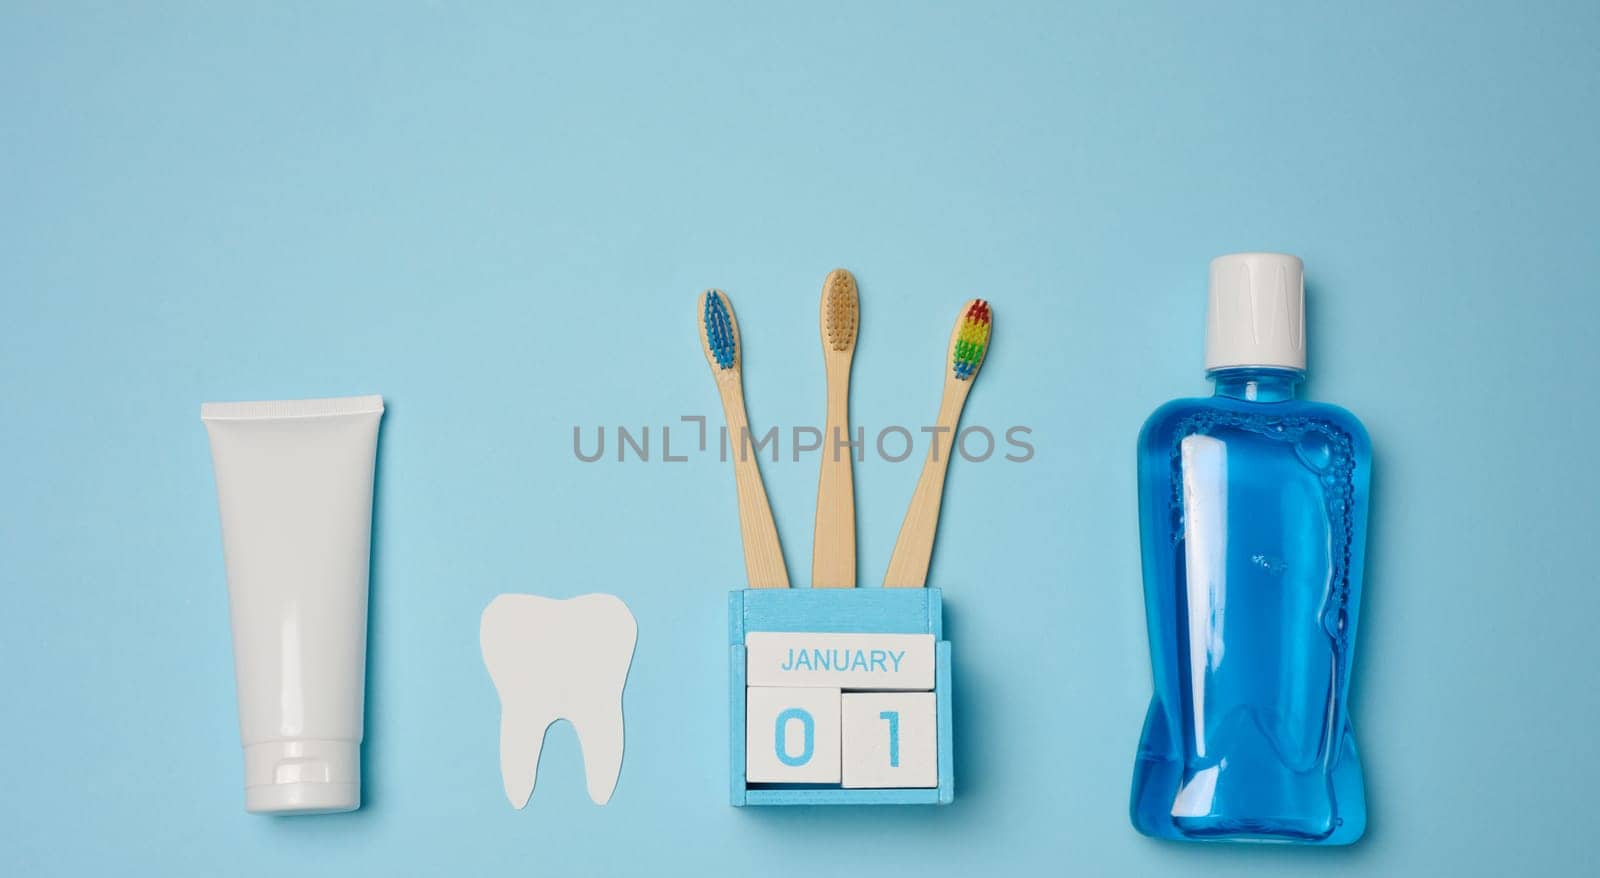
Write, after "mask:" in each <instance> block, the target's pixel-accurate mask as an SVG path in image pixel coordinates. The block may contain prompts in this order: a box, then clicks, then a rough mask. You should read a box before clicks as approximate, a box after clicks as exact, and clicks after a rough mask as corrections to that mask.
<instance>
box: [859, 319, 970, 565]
mask: <svg viewBox="0 0 1600 878" xmlns="http://www.w3.org/2000/svg"><path fill="white" fill-rule="evenodd" d="M992 324H993V315H991V314H990V312H989V303H988V302H985V301H984V300H982V299H973V300H972V301H970V302H968V303H967V304H966V306H965V307H964V308H962V309H961V317H960V318H959V319H958V320H956V328H955V329H954V330H953V331H951V333H950V350H949V353H948V354H947V355H946V357H945V362H946V363H947V364H948V366H947V368H946V370H945V376H944V398H943V399H942V400H940V402H939V419H938V421H937V422H936V423H937V427H936V429H935V432H934V434H933V444H932V447H930V448H929V449H928V460H927V462H926V463H924V464H923V465H922V477H921V478H920V479H918V480H917V489H916V491H915V492H913V493H912V495H911V508H909V509H907V510H906V518H905V521H904V522H902V523H901V524H900V537H899V539H897V540H895V543H894V554H893V555H890V556H889V572H888V574H886V575H885V576H884V578H883V585H884V587H885V588H922V587H923V586H925V585H927V584H928V562H929V561H930V560H931V559H932V557H933V538H934V535H935V534H936V533H937V532H938V529H939V502H940V500H941V499H942V498H943V495H944V475H945V471H946V470H948V469H949V467H950V455H951V453H953V452H954V451H955V447H956V446H955V442H956V428H957V427H958V426H959V425H960V423H961V409H962V407H963V406H965V405H966V404H967V394H968V393H970V392H971V391H972V379H973V378H974V377H975V376H977V374H978V367H979V366H982V365H983V355H984V353H986V352H987V351H988V349H989V331H990V329H991V328H992Z"/></svg>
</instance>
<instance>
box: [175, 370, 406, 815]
mask: <svg viewBox="0 0 1600 878" xmlns="http://www.w3.org/2000/svg"><path fill="white" fill-rule="evenodd" d="M382 417H383V398H382V397H378V396H357V397H346V398H342V399H307V400H290V401H285V402H208V403H205V404H204V405H202V406H201V407H200V420H202V421H204V422H205V425H206V432H207V433H208V434H210V437H211V462H212V466H213V467H214V468H215V469H216V476H217V503H218V506H219V507H220V508H221V512H222V554H223V559H224V561H225V563H226V566H227V571H228V606H229V611H230V614H231V615H232V617H233V665H234V677H235V680H236V682H237V683H238V690H239V692H238V694H239V732H240V736H241V738H242V739H243V743H244V807H245V810H246V811H250V812H253V813H277V814H317V813H328V812H334V811H353V810H355V809H356V808H358V807H360V806H361V736H362V703H363V701H364V694H365V693H364V687H365V685H366V661H367V569H368V558H369V555H370V551H371V543H372V476H373V467H374V464H375V461H376V457H377V450H378V421H379V420H380V419H381V418H382Z"/></svg>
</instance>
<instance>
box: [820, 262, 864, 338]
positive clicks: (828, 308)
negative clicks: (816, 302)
mask: <svg viewBox="0 0 1600 878" xmlns="http://www.w3.org/2000/svg"><path fill="white" fill-rule="evenodd" d="M860 323H861V298H860V296H858V295H857V293H856V279H855V276H854V275H852V274H850V272H848V271H845V270H844V269H842V268H835V269H834V270H833V271H831V272H829V274H828V279H827V281H826V282H824V283H823V286H822V334H823V340H824V341H826V342H827V344H828V348H829V349H830V350H835V351H848V350H852V349H854V348H855V346H856V327H858V326H859V325H860Z"/></svg>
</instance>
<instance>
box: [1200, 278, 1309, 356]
mask: <svg viewBox="0 0 1600 878" xmlns="http://www.w3.org/2000/svg"><path fill="white" fill-rule="evenodd" d="M1305 303H1306V291H1305V266H1304V264H1302V263H1301V262H1300V257H1298V256H1290V255H1289V254H1287V253H1231V254H1229V255H1227V256H1218V257H1217V258H1216V259H1213V260H1211V303H1210V306H1209V307H1208V308H1207V309H1206V371H1207V372H1209V371H1212V370H1213V369H1232V368H1238V367H1243V366H1261V367H1267V368H1275V369H1296V370H1299V371H1301V372H1304V371H1305V370H1306V309H1305Z"/></svg>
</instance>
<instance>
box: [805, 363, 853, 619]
mask: <svg viewBox="0 0 1600 878" xmlns="http://www.w3.org/2000/svg"><path fill="white" fill-rule="evenodd" d="M827 370H828V418H827V425H826V427H825V428H824V431H823V436H822V472H821V473H820V475H819V476H818V478H817V523H816V530H815V531H814V532H813V533H812V542H811V546H812V548H811V586H812V587H813V588H855V586H856V489H855V475H854V460H853V458H854V456H855V450H854V449H853V448H851V447H850V446H849V445H848V444H846V443H848V442H849V441H850V440H851V438H852V437H851V436H850V414H849V407H850V402H849V399H850V359H849V358H848V357H829V358H828V361H827ZM836 442H837V444H836Z"/></svg>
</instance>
